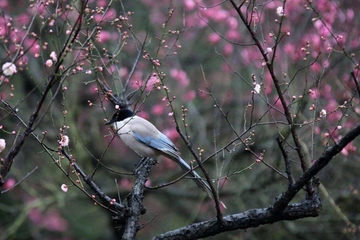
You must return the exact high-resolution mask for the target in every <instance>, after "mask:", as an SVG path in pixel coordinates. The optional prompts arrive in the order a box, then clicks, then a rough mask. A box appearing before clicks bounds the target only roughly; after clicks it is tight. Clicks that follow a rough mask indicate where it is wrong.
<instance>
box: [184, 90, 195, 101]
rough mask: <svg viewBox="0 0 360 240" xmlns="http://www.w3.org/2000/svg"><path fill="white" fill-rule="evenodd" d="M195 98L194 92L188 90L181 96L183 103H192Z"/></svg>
mask: <svg viewBox="0 0 360 240" xmlns="http://www.w3.org/2000/svg"><path fill="white" fill-rule="evenodd" d="M195 97H196V92H195V91H194V90H189V91H187V93H185V95H183V96H182V99H183V100H184V101H192V100H193V99H194V98H195Z"/></svg>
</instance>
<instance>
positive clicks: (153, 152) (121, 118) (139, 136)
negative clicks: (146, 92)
mask: <svg viewBox="0 0 360 240" xmlns="http://www.w3.org/2000/svg"><path fill="white" fill-rule="evenodd" d="M110 124H113V127H114V129H115V131H116V133H117V134H118V136H119V137H120V138H121V140H122V141H123V142H124V144H125V145H126V146H128V147H129V148H130V149H131V150H133V151H134V152H135V153H137V155H139V156H140V157H142V158H146V157H149V158H157V157H158V156H160V155H163V156H165V157H167V158H169V159H171V160H173V161H174V162H176V163H177V164H179V165H180V167H181V168H182V169H183V170H184V171H185V172H189V173H188V175H190V176H191V177H192V179H193V180H194V181H195V183H196V185H197V186H198V187H200V188H201V189H202V190H203V191H205V193H206V194H207V195H208V196H209V197H210V198H212V199H213V194H212V190H211V188H210V186H209V184H208V183H207V182H206V181H204V180H203V179H202V178H201V177H200V176H199V174H197V173H196V172H195V171H194V170H193V169H192V168H191V167H190V166H189V164H188V163H187V162H186V161H185V160H184V159H182V158H181V157H180V152H179V150H178V149H177V148H176V146H175V145H174V143H173V142H172V141H171V140H170V139H169V138H168V137H167V136H165V135H164V134H163V133H162V132H160V131H159V130H158V129H157V128H156V127H155V126H154V125H153V124H152V123H151V122H149V121H148V120H146V119H144V118H142V117H139V116H137V115H135V114H134V112H133V111H131V110H130V109H128V108H122V109H120V110H118V111H117V112H116V113H115V114H114V115H113V117H112V118H111V119H110V120H109V121H107V122H106V123H105V125H110Z"/></svg>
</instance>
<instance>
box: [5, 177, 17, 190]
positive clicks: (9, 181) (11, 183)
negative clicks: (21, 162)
mask: <svg viewBox="0 0 360 240" xmlns="http://www.w3.org/2000/svg"><path fill="white" fill-rule="evenodd" d="M15 183H16V180H15V179H14V178H8V179H7V180H6V181H5V184H4V190H6V189H10V188H12V187H13V186H14V185H15Z"/></svg>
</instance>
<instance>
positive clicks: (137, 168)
mask: <svg viewBox="0 0 360 240" xmlns="http://www.w3.org/2000/svg"><path fill="white" fill-rule="evenodd" d="M146 161H152V162H151V164H152V165H155V164H156V163H157V159H156V158H149V157H142V158H141V159H140V161H139V162H138V163H137V164H135V167H136V168H135V169H134V173H135V172H137V171H138V170H139V169H140V168H142V166H143V165H144V163H145V162H146Z"/></svg>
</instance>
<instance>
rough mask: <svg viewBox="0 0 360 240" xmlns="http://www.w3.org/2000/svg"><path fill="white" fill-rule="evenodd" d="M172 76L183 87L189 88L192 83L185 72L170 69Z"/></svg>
mask: <svg viewBox="0 0 360 240" xmlns="http://www.w3.org/2000/svg"><path fill="white" fill-rule="evenodd" d="M170 76H171V77H172V78H174V79H175V80H177V81H178V82H179V83H180V85H181V86H183V87H186V86H188V85H189V83H190V80H189V78H188V76H187V73H186V72H185V71H183V70H179V69H176V68H172V69H170Z"/></svg>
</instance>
